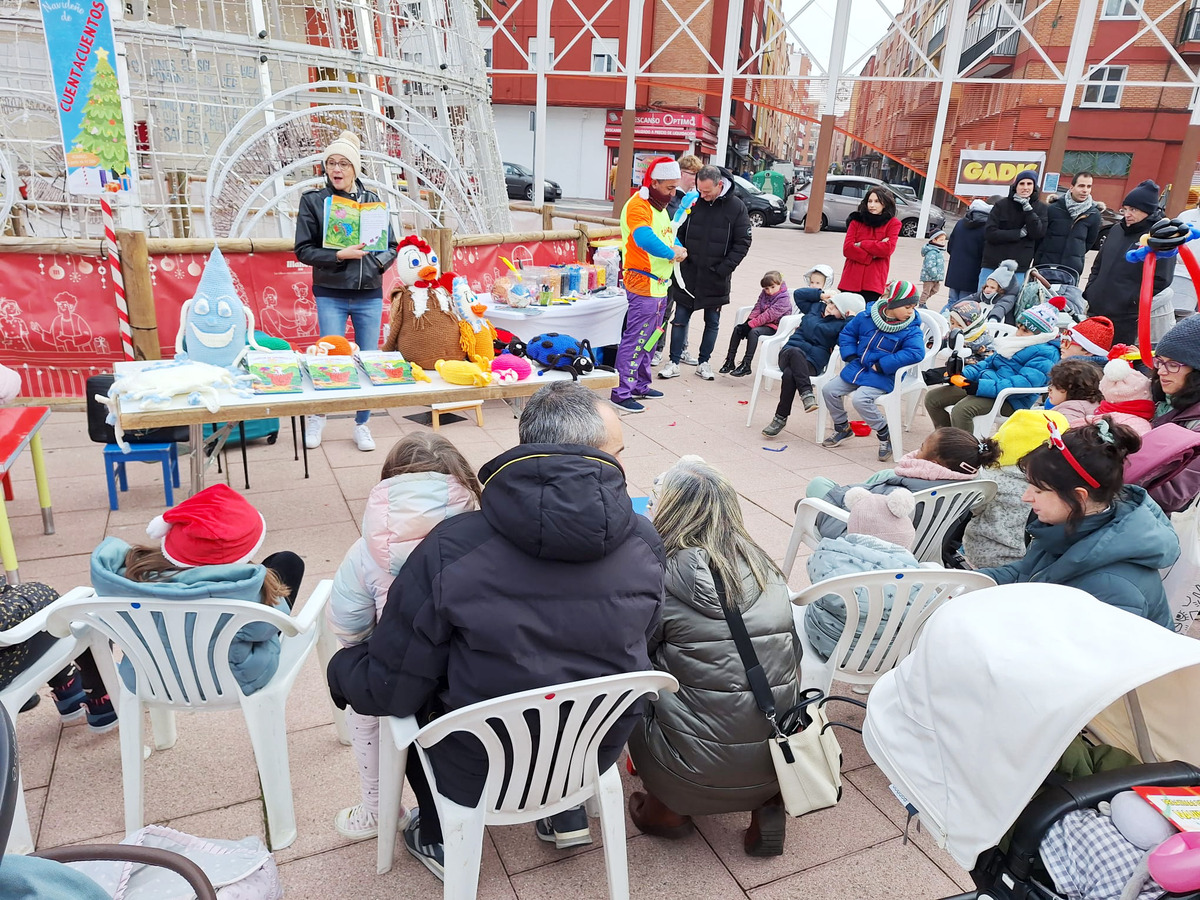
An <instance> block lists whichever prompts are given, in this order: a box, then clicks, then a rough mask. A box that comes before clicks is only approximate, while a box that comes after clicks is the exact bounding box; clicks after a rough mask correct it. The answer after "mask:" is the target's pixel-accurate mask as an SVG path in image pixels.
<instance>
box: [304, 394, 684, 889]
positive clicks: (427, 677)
mask: <svg viewBox="0 0 1200 900" xmlns="http://www.w3.org/2000/svg"><path fill="white" fill-rule="evenodd" d="M518 432H519V435H520V440H521V444H520V445H519V446H517V447H514V448H513V449H512V450H509V451H508V452H506V453H502V454H500V455H499V456H498V457H496V458H495V459H493V460H492V461H491V462H489V463H487V464H486V465H484V466H483V468H481V469H480V470H479V480H480V482H481V483H482V484H483V496H482V500H481V504H480V509H479V510H478V511H476V512H468V513H463V514H461V515H458V516H455V517H453V518H451V519H447V520H446V521H444V522H442V523H441V524H440V525H438V526H437V527H436V528H434V529H433V531H431V532H430V533H429V535H428V536H427V537H426V538H425V540H424V541H422V543H421V545H420V546H419V547H417V549H416V550H414V551H413V553H412V555H411V556H410V557H409V558H408V561H407V562H406V563H405V564H404V567H403V568H402V569H401V570H400V573H399V575H397V576H396V580H395V581H394V582H393V583H392V587H391V590H390V591H389V592H388V602H387V605H386V606H385V607H384V609H383V614H382V617H381V618H380V621H379V625H378V626H377V627H376V629H375V632H374V633H373V634H372V635H371V637H370V639H369V640H368V641H367V642H366V643H364V644H359V645H357V646H354V647H349V648H347V649H344V650H342V651H340V652H339V653H337V654H336V655H335V656H334V657H333V659H332V660H331V661H330V663H329V671H328V677H329V690H330V693H331V694H332V696H333V698H334V702H335V703H337V704H338V705H339V706H340V707H341V706H345V705H346V703H349V704H350V705H351V706H352V707H353V708H354V709H355V710H357V711H358V712H360V713H362V714H364V715H370V716H412V715H415V716H417V719H418V722H419V723H420V724H422V725H423V724H425V723H427V722H428V721H429V720H430V719H432V718H434V717H436V716H437V715H439V714H442V713H444V712H448V711H451V710H455V709H461V708H462V707H464V706H468V705H470V704H472V703H477V702H479V701H482V700H489V699H492V698H495V697H501V696H504V695H507V694H513V693H517V692H520V691H526V690H532V689H535V688H542V687H547V686H549V685H554V684H562V683H565V682H571V681H580V680H583V679H586V678H597V677H600V676H603V675H613V674H619V673H624V672H637V671H649V670H650V669H651V668H652V666H651V664H650V659H649V656H648V654H647V650H646V641H647V639H648V637H649V636H650V635H651V634H652V633H653V631H654V628H655V626H656V625H657V623H658V620H659V615H660V607H661V605H662V594H663V577H664V572H665V568H666V560H665V555H664V552H663V547H662V541H661V540H660V539H659V537H658V534H657V532H655V530H654V526H653V525H651V524H650V520H649V519H647V518H646V517H645V516H641V515H638V514H637V513H635V512H634V511H633V507H632V505H631V504H630V501H629V496H628V495H627V493H626V487H625V473H624V471H623V469H622V468H621V463H620V458H619V456H620V452H621V450H622V449H623V437H622V433H621V422H620V419H619V418H618V416H617V414H616V412H615V411H614V410H612V409H611V408H610V407H609V406H608V404H607V403H601V402H600V400H599V398H598V397H597V396H596V395H595V394H593V393H592V392H591V391H589V390H588V389H587V388H585V387H584V386H583V385H581V384H578V383H573V382H570V381H556V382H551V383H550V384H548V385H546V386H545V387H543V388H542V389H541V390H539V391H538V392H537V393H536V394H534V395H533V397H531V398H530V399H529V401H528V403H527V404H526V405H525V409H524V411H523V412H522V413H521V420H520V424H519V426H518ZM639 715H640V711H639V709H638V705H637V704H635V705H634V706H633V707H631V708H630V710H629V711H628V712H626V713H625V715H623V716H622V717H621V718H620V719H618V720H617V722H616V724H615V725H613V727H612V729H611V730H610V731H609V732H608V735H607V736H606V737H605V738H604V739H603V741H602V742H601V744H600V753H599V763H600V767H601V770H602V771H603V770H604V769H605V768H607V767H608V766H610V765H612V764H613V763H614V762H615V761H616V759H617V756H618V755H619V754H620V752H621V748H622V747H623V746H624V745H625V741H626V739H627V738H628V737H629V734H630V732H631V731H632V730H633V726H634V722H635V721H636V719H637V718H638V716H639ZM534 742H535V745H536V736H535V741H534ZM429 757H430V762H431V763H432V765H433V771H434V775H435V777H436V780H437V789H438V791H439V793H441V794H442V795H443V796H444V797H446V798H448V799H450V800H452V801H453V802H455V803H458V804H461V805H464V806H472V807H473V806H475V805H476V804H477V802H478V801H479V798H480V796H481V794H482V791H483V784H484V779H485V777H486V774H487V756H486V754H485V753H484V751H483V747H482V745H481V744H480V743H479V742H478V741H477V740H476V739H475V738H473V737H468V736H465V735H461V734H458V735H452V736H450V737H447V738H446V739H445V740H443V741H442V742H440V743H439V744H438V745H437V746H436V747H434V748H433V749H431V750H430V751H429ZM405 774H406V776H407V778H408V782H409V784H410V786H411V787H412V789H413V791H414V793H416V795H417V800H418V804H419V806H418V808H417V809H414V810H412V811H411V813H410V815H409V817H408V819H407V820H405V823H404V843H405V846H406V847H407V849H408V851H409V852H410V853H411V854H412V855H413V856H415V857H416V858H417V859H418V860H419V861H420V862H421V863H423V864H424V865H425V866H426V867H427V868H428V869H429V870H430V871H431V872H433V873H434V874H435V875H437V876H438V877H439V878H440V877H442V865H443V856H442V832H441V824H440V823H439V821H438V818H437V812H436V809H435V807H434V803H433V795H432V793H431V791H430V787H429V784H428V782H427V780H426V777H425V773H424V770H423V769H422V768H421V765H420V761H419V758H418V756H417V754H416V752H412V753H409V755H408V768H407V771H406V773H405ZM537 832H538V837H540V838H542V839H543V840H546V841H552V842H554V843H555V845H556V846H558V847H560V848H562V847H570V846H575V845H577V844H586V843H590V842H591V837H590V835H589V833H588V822H587V814H586V813H585V812H584V811H583V807H578V808H577V809H573V810H568V811H566V812H563V813H559V814H558V815H556V816H553V817H552V818H548V819H542V820H540V821H539V822H538V823H537Z"/></svg>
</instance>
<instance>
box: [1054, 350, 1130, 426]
mask: <svg viewBox="0 0 1200 900" xmlns="http://www.w3.org/2000/svg"><path fill="white" fill-rule="evenodd" d="M1101 374H1102V372H1101V371H1100V369H1098V368H1097V367H1096V366H1095V364H1094V363H1092V361H1091V360H1090V359H1087V358H1086V357H1083V356H1074V357H1071V358H1070V359H1064V360H1062V361H1061V362H1058V363H1055V364H1054V368H1052V369H1051V370H1050V390H1049V392H1048V393H1047V394H1046V408H1047V409H1053V410H1054V411H1055V412H1057V413H1062V415H1063V416H1065V417H1066V420H1067V425H1068V426H1069V427H1071V428H1074V427H1075V426H1076V425H1086V424H1087V418H1088V416H1090V415H1091V414H1092V413H1094V412H1095V411H1096V407H1098V406H1099V405H1100V401H1101V400H1103V399H1104V397H1103V396H1102V395H1101V393H1100V376H1101ZM1149 396H1150V382H1149V381H1148V380H1147V381H1146V397H1147V398H1149ZM1152 405H1153V404H1152ZM1147 427H1149V425H1148V424H1147Z"/></svg>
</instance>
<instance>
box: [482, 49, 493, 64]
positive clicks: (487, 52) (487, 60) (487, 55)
mask: <svg viewBox="0 0 1200 900" xmlns="http://www.w3.org/2000/svg"><path fill="white" fill-rule="evenodd" d="M483 67H484V68H485V69H490V68H491V67H492V48H491V47H484V48H483Z"/></svg>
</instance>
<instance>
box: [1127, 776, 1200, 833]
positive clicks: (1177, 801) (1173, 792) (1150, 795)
mask: <svg viewBox="0 0 1200 900" xmlns="http://www.w3.org/2000/svg"><path fill="white" fill-rule="evenodd" d="M1134 790H1135V791H1137V792H1138V793H1139V794H1141V796H1142V799H1143V800H1145V801H1146V802H1147V803H1149V804H1150V805H1151V806H1153V807H1154V808H1155V809H1157V810H1158V811H1159V812H1160V813H1162V814H1163V815H1164V816H1166V817H1167V820H1168V821H1170V823H1171V824H1172V825H1174V826H1175V827H1176V828H1178V829H1180V830H1181V831H1200V788H1195V787H1152V786H1150V787H1135V788H1134Z"/></svg>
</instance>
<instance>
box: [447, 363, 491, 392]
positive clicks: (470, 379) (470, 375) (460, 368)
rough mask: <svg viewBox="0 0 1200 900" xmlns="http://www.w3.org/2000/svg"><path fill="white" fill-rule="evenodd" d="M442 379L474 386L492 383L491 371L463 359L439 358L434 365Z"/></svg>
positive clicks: (450, 382)
mask: <svg viewBox="0 0 1200 900" xmlns="http://www.w3.org/2000/svg"><path fill="white" fill-rule="evenodd" d="M435 368H436V369H437V373H438V374H439V375H441V376H442V380H443V381H445V382H447V383H449V384H471V385H475V386H476V387H483V386H484V385H487V384H491V383H492V373H491V372H489V371H487V370H486V369H484V368H483V367H482V366H481V365H479V363H476V362H467V361H466V360H465V359H439V360H438V361H437V364H436V365H435Z"/></svg>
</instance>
